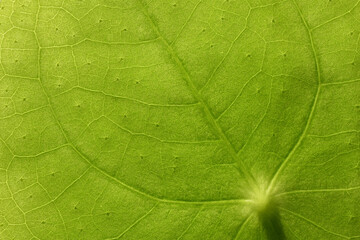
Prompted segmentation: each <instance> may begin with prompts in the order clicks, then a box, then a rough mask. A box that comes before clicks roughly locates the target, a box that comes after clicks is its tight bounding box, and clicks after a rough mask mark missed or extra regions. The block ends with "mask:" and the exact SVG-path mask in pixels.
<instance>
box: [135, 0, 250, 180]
mask: <svg viewBox="0 0 360 240" xmlns="http://www.w3.org/2000/svg"><path fill="white" fill-rule="evenodd" d="M138 1H139V2H140V4H141V5H142V7H143V12H144V14H145V15H146V17H147V18H148V19H149V22H150V24H151V26H152V28H153V30H154V31H155V33H156V34H157V35H158V37H159V39H160V41H161V42H162V43H163V44H164V46H165V47H166V49H167V51H168V53H169V54H170V56H171V57H172V58H173V60H174V62H175V64H176V65H177V66H178V68H179V69H180V71H181V72H182V73H183V75H184V79H185V80H186V83H187V85H188V87H189V89H190V91H191V92H192V94H193V96H194V97H195V98H196V100H197V101H198V102H199V103H200V104H201V105H202V108H203V110H204V113H205V116H206V118H207V120H208V122H209V124H210V125H211V126H212V128H213V129H214V130H215V131H216V133H217V135H218V137H219V138H220V139H221V140H222V142H223V143H224V145H225V147H226V149H227V151H228V152H229V154H230V155H231V157H232V158H233V159H234V161H235V162H236V164H237V166H238V167H239V170H240V171H241V173H243V174H244V175H245V178H246V180H247V181H248V182H249V183H250V184H254V183H255V178H254V177H253V175H252V174H251V173H250V172H249V171H248V169H247V167H246V166H245V164H244V163H243V161H241V160H240V159H239V158H238V155H237V153H236V151H235V149H234V147H233V145H232V144H231V143H230V141H229V139H228V138H227V136H226V135H225V133H224V132H223V130H222V128H221V127H220V126H219V124H218V123H217V121H216V120H215V119H216V118H215V116H214V115H213V113H212V112H211V111H210V108H209V106H208V104H207V103H206V102H205V100H204V99H203V98H202V96H201V94H200V93H199V91H198V89H197V88H196V86H195V84H194V82H193V80H192V79H191V77H190V74H189V72H188V71H187V70H186V68H185V67H184V65H183V63H182V62H181V60H180V59H179V57H178V55H177V53H176V52H175V51H174V49H173V48H172V46H171V45H170V44H169V43H168V41H167V40H166V39H165V38H164V37H163V36H162V34H161V33H160V31H159V28H158V26H157V25H156V24H155V22H154V21H153V20H152V19H151V17H150V15H149V13H148V11H147V9H146V5H145V4H144V3H143V2H142V0H138Z"/></svg>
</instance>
